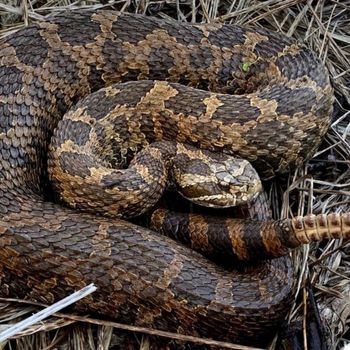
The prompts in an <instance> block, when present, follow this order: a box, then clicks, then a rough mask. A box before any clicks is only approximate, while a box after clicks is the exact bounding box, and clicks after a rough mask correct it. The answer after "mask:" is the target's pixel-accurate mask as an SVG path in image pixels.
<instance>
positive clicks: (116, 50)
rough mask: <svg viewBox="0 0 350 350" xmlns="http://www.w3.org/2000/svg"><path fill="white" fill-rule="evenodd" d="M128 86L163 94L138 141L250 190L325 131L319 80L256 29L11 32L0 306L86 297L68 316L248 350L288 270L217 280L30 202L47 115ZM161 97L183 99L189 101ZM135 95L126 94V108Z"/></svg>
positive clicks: (86, 25) (314, 62)
mask: <svg viewBox="0 0 350 350" xmlns="http://www.w3.org/2000/svg"><path fill="white" fill-rule="evenodd" d="M129 80H162V81H164V82H163V83H162V86H166V87H168V89H170V88H171V89H173V90H177V93H176V94H173V95H174V96H172V97H169V98H168V99H167V100H166V101H165V102H164V106H165V107H164V110H165V109H166V110H167V112H166V113H167V117H166V118H165V119H164V120H163V122H162V123H163V126H162V125H161V124H160V123H159V120H158V119H157V118H158V117H157V116H155V117H154V118H153V119H152V120H149V121H148V128H147V129H148V131H147V130H146V129H142V130H141V134H147V133H148V135H147V137H146V136H145V138H147V139H148V140H158V139H162V138H163V137H164V138H166V137H167V135H166V129H167V128H168V129H172V130H173V131H174V130H175V131H176V132H175V135H172V136H171V137H173V136H175V138H177V140H178V141H182V142H186V143H190V144H191V145H193V146H199V147H202V146H203V145H204V146H205V148H207V149H208V150H211V151H220V152H224V153H226V154H229V155H231V154H232V155H237V156H240V157H242V158H245V159H247V160H249V161H250V162H252V164H253V165H254V166H255V167H256V169H257V170H258V172H259V173H260V174H261V175H262V176H263V177H264V178H270V177H272V176H274V175H275V174H276V173H280V172H285V171H288V170H289V169H292V168H294V167H295V166H297V165H299V164H301V163H302V162H303V161H305V160H306V159H308V158H309V157H310V156H311V155H312V153H313V152H314V151H315V149H316V148H317V146H318V144H319V143H320V141H321V139H322V137H323V135H324V134H325V132H326V130H327V128H328V126H329V123H330V114H331V110H332V101H333V97H332V88H331V86H330V83H329V78H328V74H327V72H326V70H325V68H324V67H323V65H322V64H321V63H320V61H319V60H318V59H317V58H316V57H315V55H314V54H313V53H312V52H310V51H309V50H307V49H304V48H303V47H300V46H299V45H297V44H296V43H295V42H294V41H292V40H291V39H289V38H286V37H284V36H282V35H280V34H276V33H273V32H269V31H267V30H264V29H260V28H259V29H257V28H255V29H252V28H250V29H249V28H248V29H244V28H241V27H237V26H234V25H224V24H220V23H214V24H209V25H202V26H196V25H188V24H183V23H178V22H170V21H165V20H159V19H155V18H147V17H143V16H138V15H130V14H120V13H117V12H113V11H97V12H93V13H92V12H66V13H62V14H59V15H57V16H55V17H52V18H51V19H49V20H47V21H45V22H40V23H37V24H33V25H31V26H29V27H27V28H25V29H22V30H19V31H18V32H17V33H15V34H13V35H10V36H8V37H7V38H5V39H3V40H2V41H1V43H0V181H1V183H0V281H1V282H0V293H1V295H16V296H18V297H20V298H28V299H32V300H40V301H43V302H47V303H52V302H53V301H55V300H57V299H59V298H62V297H63V296H65V295H67V294H69V293H70V292H72V291H73V290H75V289H77V288H80V287H83V286H85V285H87V284H89V283H91V282H93V283H95V284H96V285H97V287H98V291H97V292H95V293H94V294H93V295H91V296H89V297H87V298H85V299H84V300H81V301H79V302H78V303H77V305H76V309H77V310H80V311H89V312H96V313H98V314H101V315H105V316H108V317H112V318H114V319H116V320H118V321H121V322H127V323H131V324H136V325H140V326H147V327H154V328H158V329H164V330H168V331H175V332H180V333H184V334H192V335H199V336H208V335H210V336H212V337H214V338H217V339H222V340H225V339H226V340H230V341H236V342H242V343H245V342H249V343H256V342H261V339H263V338H264V337H266V336H268V335H269V334H271V333H272V332H274V331H275V327H276V326H277V325H279V324H280V322H281V320H282V319H283V317H284V315H285V313H286V310H287V309H288V306H289V302H290V300H291V298H292V294H293V286H294V272H293V267H292V265H291V261H290V259H288V258H280V259H274V260H269V261H266V262H263V263H259V264H254V266H248V267H242V268H241V269H239V270H233V271H226V270H224V269H222V268H220V267H218V266H216V265H214V264H213V263H210V262H209V261H207V260H206V259H204V258H202V257H201V256H200V255H198V254H197V253H194V252H192V251H190V250H189V249H187V248H184V247H182V246H180V245H178V244H177V243H175V242H173V241H172V240H170V239H168V238H166V237H160V236H158V235H156V234H155V233H153V232H152V231H150V230H147V229H145V228H142V227H138V226H135V225H133V224H131V223H128V222H126V221H122V220H118V219H110V218H108V219H107V218H103V217H100V216H95V215H92V214H86V213H80V212H78V211H74V210H71V209H68V208H64V207H62V206H60V205H58V204H55V203H52V202H50V201H48V200H47V199H46V198H47V193H46V190H47V188H48V187H47V185H46V182H47V170H46V162H47V149H48V143H49V140H50V137H51V135H52V133H53V130H54V128H55V127H56V125H57V124H58V122H59V120H60V119H61V118H62V115H63V114H64V113H65V112H66V111H67V110H68V109H69V108H70V107H71V106H72V105H73V104H74V103H75V102H77V101H78V100H80V99H81V98H83V97H84V96H86V95H88V94H90V93H91V92H93V91H95V90H97V89H99V88H102V87H108V86H111V85H112V84H114V83H122V82H126V81H129ZM173 83H181V84H186V85H190V86H191V89H190V90H186V91H191V93H187V92H186V93H182V91H185V90H182V89H185V88H181V87H180V85H171V84H173ZM153 84H155V85H153V87H154V86H156V85H157V83H156V82H155V83H153ZM157 86H159V84H158V85H157ZM193 88H208V89H209V90H210V91H212V92H211V93H204V92H201V93H199V95H197V94H196V89H193ZM149 91H150V90H149ZM149 91H148V92H149ZM146 93H147V91H143V92H142V93H140V95H139V96H135V94H133V92H132V91H131V92H129V95H130V97H131V98H133V99H134V100H133V101H134V102H132V103H136V104H137V103H139V102H140V101H141V100H142V98H143V97H144V96H145V94H146ZM229 93H230V94H231V93H234V94H235V95H233V96H228V95H226V94H229ZM203 94H204V95H203ZM124 95H125V96H124V97H125V101H124V102H121V103H120V104H121V105H124V106H125V108H126V109H127V108H128V107H130V104H129V105H128V96H127V95H126V94H124ZM203 96H204V98H203ZM233 100H236V102H237V103H238V104H237V105H235V107H233V104H232V103H231V102H230V101H233ZM130 103H131V102H130ZM160 114H161V113H160ZM176 118H177V122H176V123H175V122H174V121H175V120H176ZM231 118H233V119H231ZM125 123H127V121H126V122H125ZM167 123H174V124H173V126H171V127H169V124H167ZM129 129H132V127H131V126H130V125H129ZM209 132H210V137H209V140H206V141H203V142H202V141H201V140H202V139H201V137H202V135H205V134H208V133H209ZM184 135H185V136H184Z"/></svg>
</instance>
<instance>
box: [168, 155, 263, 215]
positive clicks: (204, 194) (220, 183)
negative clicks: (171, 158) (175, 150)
mask: <svg viewBox="0 0 350 350" xmlns="http://www.w3.org/2000/svg"><path fill="white" fill-rule="evenodd" d="M173 178H174V181H175V183H176V185H177V189H178V191H179V193H180V194H181V195H182V196H183V197H185V198H186V199H188V200H190V201H191V202H193V203H195V204H198V205H201V206H205V207H214V208H227V207H233V206H237V205H241V204H245V203H247V202H249V201H251V200H253V199H254V198H255V197H256V196H257V195H258V193H259V192H260V191H261V189H262V185H261V181H260V178H259V175H258V174H257V172H256V170H255V169H254V168H253V167H252V165H251V164H250V163H249V162H248V161H246V160H243V159H238V158H233V157H230V156H226V155H222V154H220V155H219V154H213V153H211V152H203V156H202V157H201V158H199V157H197V158H192V159H187V161H186V162H184V161H180V162H179V163H177V162H176V161H175V164H174V167H173Z"/></svg>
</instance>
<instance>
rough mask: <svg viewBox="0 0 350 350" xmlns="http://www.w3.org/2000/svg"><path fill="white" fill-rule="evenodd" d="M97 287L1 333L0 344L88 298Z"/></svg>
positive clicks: (83, 289) (42, 311)
mask: <svg viewBox="0 0 350 350" xmlns="http://www.w3.org/2000/svg"><path fill="white" fill-rule="evenodd" d="M96 289H97V287H96V286H95V285H94V284H93V283H92V284H89V285H88V286H86V287H84V288H82V289H80V290H78V291H77V292H74V293H72V294H71V295H69V296H68V297H66V298H64V299H62V300H60V301H58V302H57V303H54V304H52V305H51V306H48V307H47V308H45V309H43V310H41V311H39V312H37V313H36V314H34V315H32V316H30V317H28V318H26V319H25V320H22V321H20V322H18V323H16V324H14V325H13V326H10V327H9V328H7V329H6V330H4V331H3V332H0V343H1V342H3V341H5V340H7V339H8V338H10V337H12V336H14V335H16V334H18V333H19V332H21V331H23V330H24V329H26V328H28V327H29V326H31V325H32V324H34V323H37V322H39V321H41V320H43V319H45V318H47V317H49V316H51V315H52V314H54V313H55V312H58V311H60V310H61V309H64V308H65V307H67V306H68V305H71V304H73V303H75V302H76V301H78V300H80V299H82V298H84V297H86V296H87V295H89V294H91V293H93V292H94V291H95V290H96Z"/></svg>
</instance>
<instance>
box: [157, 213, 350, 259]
mask: <svg viewBox="0 0 350 350" xmlns="http://www.w3.org/2000/svg"><path fill="white" fill-rule="evenodd" d="M151 228H152V229H153V230H155V231H158V232H160V233H162V234H165V235H167V236H169V237H171V238H174V239H177V240H179V241H181V242H182V243H184V244H186V245H189V246H190V247H191V248H192V249H194V250H197V251H198V252H200V253H201V254H203V255H205V256H207V257H209V258H212V259H214V260H220V261H224V262H226V263H227V261H237V260H243V261H251V260H258V259H269V258H277V257H281V256H284V255H286V254H288V252H289V251H290V249H293V248H297V247H299V246H300V245H302V244H307V243H310V242H311V241H321V240H323V239H332V238H348V237H350V213H343V214H339V213H331V214H319V215H307V216H304V217H303V216H298V217H295V218H293V219H283V220H277V221H274V220H267V221H260V220H247V219H235V218H223V217H214V216H203V215H198V214H185V213H176V212H172V211H168V210H166V209H157V210H155V211H154V212H153V214H152V218H151Z"/></svg>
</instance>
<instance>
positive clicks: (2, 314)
mask: <svg viewBox="0 0 350 350" xmlns="http://www.w3.org/2000/svg"><path fill="white" fill-rule="evenodd" d="M80 7H84V8H87V7H94V8H100V7H108V8H111V9H118V10H122V11H129V12H138V13H146V14H152V15H157V16H159V17H167V18H169V17H171V18H174V19H177V20H180V21H188V22H209V21H227V22H231V23H236V24H242V25H255V26H264V27H269V28H272V29H274V30H277V31H280V32H283V33H285V34H287V35H289V36H293V37H295V38H297V39H298V40H299V41H301V42H304V43H305V44H306V45H308V46H309V47H311V48H312V49H313V50H314V51H316V52H317V53H318V54H319V56H320V57H321V59H322V60H323V61H324V63H325V64H326V65H327V67H328V69H329V71H330V73H331V76H332V82H333V86H334V88H335V92H336V103H335V112H334V116H333V123H332V126H331V128H330V130H329V132H328V134H327V136H326V138H325V141H324V143H323V145H322V146H321V147H320V149H319V152H318V153H317V154H316V155H315V156H314V158H313V159H312V160H311V161H310V162H308V163H307V164H306V165H305V166H304V168H302V169H299V170H298V171H296V172H295V173H294V174H290V175H289V177H285V178H281V179H278V180H275V181H274V182H272V183H271V184H269V185H268V187H269V195H270V199H271V202H272V208H273V212H274V216H275V217H276V218H278V217H286V216H288V215H291V214H292V213H293V214H296V213H298V214H307V213H311V212H312V213H320V212H328V211H331V210H332V211H350V1H348V0H346V1H341V0H339V1H332V0H329V1H328V0H319V1H303V0H282V1H278V0H266V1H255V0H230V1H229V0H227V1H225V0H153V1H151V0H119V1H113V0H111V1H108V0H106V1H79V0H77V1H74V0H23V1H20V0H1V2H0V26H1V31H0V35H7V34H8V33H10V32H12V31H15V30H16V29H18V28H20V27H22V26H24V25H27V24H28V23H31V22H32V21H36V20H39V19H44V18H45V17H46V16H48V15H50V14H52V13H55V12H58V11H64V10H66V9H76V8H80ZM293 259H294V261H295V266H297V267H298V271H299V275H298V291H297V294H296V299H295V303H294V305H291V312H290V316H289V318H288V324H289V325H290V328H289V332H290V333H292V334H294V335H295V334H296V333H293V331H294V330H295V329H301V332H299V334H298V335H297V337H294V338H292V337H289V338H288V337H287V336H284V339H285V340H284V343H283V345H282V346H284V347H281V348H285V349H287V348H288V349H293V345H292V342H293V339H294V340H295V339H296V338H298V340H299V344H301V346H302V345H303V344H304V345H306V346H307V347H305V348H308V349H321V347H322V345H320V344H319V345H317V341H318V338H317V334H319V333H320V332H318V330H319V327H318V324H319V322H320V324H322V325H323V331H324V335H325V338H324V339H323V343H325V341H326V342H327V345H328V346H329V348H330V349H339V348H341V347H342V346H343V345H344V344H346V343H347V342H348V341H347V340H346V339H349V338H350V337H349V335H347V331H348V328H349V320H350V316H349V315H350V244H347V242H342V241H330V242H328V243H323V244H321V245H319V244H312V245H310V246H305V247H304V248H303V249H301V250H299V251H298V252H294V253H293ZM310 287H312V289H311V288H310ZM315 303H317V305H318V309H319V311H320V313H319V317H320V318H319V319H318V317H317V312H316V311H315V309H314V308H312V306H313V305H315ZM34 310H36V307H35V306H33V305H30V304H23V303H22V304H20V303H17V302H14V301H10V300H3V299H2V300H0V330H1V329H4V328H5V327H7V325H8V324H11V323H13V322H16V321H18V320H19V319H21V318H23V317H25V316H28V315H30V314H31V313H32V312H33V311H34ZM321 333H322V332H321ZM288 339H289V340H288ZM321 342H322V340H321ZM166 343H167V348H169V349H170V348H171V349H175V348H184V349H185V348H186V349H192V348H194V345H185V344H184V343H180V345H175V342H173V341H172V342H169V340H167V342H166ZM118 344H119V345H118ZM164 344H165V343H164V341H163V342H162V341H161V340H160V338H154V337H152V336H149V335H145V334H141V333H130V332H125V331H122V330H121V329H120V328H118V327H117V328H115V327H114V326H113V325H112V324H110V323H107V322H103V321H97V320H91V319H90V320H89V321H88V322H87V320H86V321H85V322H78V321H77V319H76V318H74V317H73V318H72V316H69V317H68V316H67V317H64V315H60V316H57V317H51V318H50V319H47V320H46V321H45V322H42V323H40V324H37V325H34V326H32V327H31V328H30V329H29V330H27V331H26V332H25V333H23V334H21V335H19V336H18V337H16V338H15V339H13V340H11V341H10V342H7V343H4V344H0V349H3V348H4V349H109V348H110V349H112V348H113V349H119V348H120V349H125V348H130V349H134V348H136V349H150V348H153V349H160V348H162V347H165V345H164ZM276 344H277V343H276V342H274V343H273V344H271V347H270V349H274V348H276V347H277V345H276ZM315 344H316V345H315ZM288 346H289V347H288ZM196 348H197V347H196Z"/></svg>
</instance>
